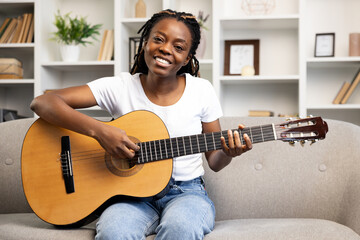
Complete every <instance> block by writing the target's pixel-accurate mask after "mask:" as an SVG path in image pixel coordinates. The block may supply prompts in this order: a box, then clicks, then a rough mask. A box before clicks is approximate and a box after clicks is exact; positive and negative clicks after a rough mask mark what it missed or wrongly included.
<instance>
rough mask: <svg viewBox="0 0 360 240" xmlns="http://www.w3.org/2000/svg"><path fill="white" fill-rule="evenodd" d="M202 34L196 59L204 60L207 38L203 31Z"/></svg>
mask: <svg viewBox="0 0 360 240" xmlns="http://www.w3.org/2000/svg"><path fill="white" fill-rule="evenodd" d="M200 34H201V38H200V43H199V45H198V48H197V50H196V55H195V56H196V58H197V59H202V58H204V55H205V50H206V36H205V33H204V31H203V30H201V31H200Z"/></svg>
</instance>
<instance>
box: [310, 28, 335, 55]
mask: <svg viewBox="0 0 360 240" xmlns="http://www.w3.org/2000/svg"><path fill="white" fill-rule="evenodd" d="M334 55H335V33H317V34H316V36H315V54H314V56H315V57H334Z"/></svg>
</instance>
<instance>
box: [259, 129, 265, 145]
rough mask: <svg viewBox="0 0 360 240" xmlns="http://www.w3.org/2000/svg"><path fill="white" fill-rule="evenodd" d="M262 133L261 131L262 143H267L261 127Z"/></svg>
mask: <svg viewBox="0 0 360 240" xmlns="http://www.w3.org/2000/svg"><path fill="white" fill-rule="evenodd" d="M260 131H261V137H262V141H263V142H265V140H264V132H263V129H262V126H260Z"/></svg>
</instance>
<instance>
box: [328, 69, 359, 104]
mask: <svg viewBox="0 0 360 240" xmlns="http://www.w3.org/2000/svg"><path fill="white" fill-rule="evenodd" d="M359 82H360V69H359V70H358V71H357V73H356V74H355V76H354V78H353V80H352V82H351V83H350V82H348V81H345V82H344V83H343V84H342V86H341V88H340V90H339V92H338V93H337V94H336V96H335V98H334V100H333V104H344V103H347V101H348V99H349V98H350V96H351V95H352V93H353V92H354V90H355V88H356V86H357V85H358V84H359Z"/></svg>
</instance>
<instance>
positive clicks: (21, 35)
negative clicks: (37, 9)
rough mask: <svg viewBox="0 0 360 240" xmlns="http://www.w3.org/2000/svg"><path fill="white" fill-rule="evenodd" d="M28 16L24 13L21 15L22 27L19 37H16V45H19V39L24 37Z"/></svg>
mask: <svg viewBox="0 0 360 240" xmlns="http://www.w3.org/2000/svg"><path fill="white" fill-rule="evenodd" d="M28 16H29V14H28V13H24V14H23V22H22V26H21V30H20V35H19V37H18V40H17V43H21V39H22V38H23V36H24V32H25V26H26V22H27V20H28Z"/></svg>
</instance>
